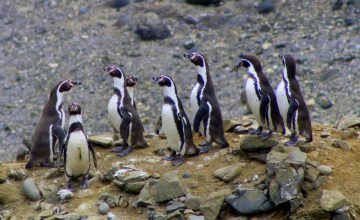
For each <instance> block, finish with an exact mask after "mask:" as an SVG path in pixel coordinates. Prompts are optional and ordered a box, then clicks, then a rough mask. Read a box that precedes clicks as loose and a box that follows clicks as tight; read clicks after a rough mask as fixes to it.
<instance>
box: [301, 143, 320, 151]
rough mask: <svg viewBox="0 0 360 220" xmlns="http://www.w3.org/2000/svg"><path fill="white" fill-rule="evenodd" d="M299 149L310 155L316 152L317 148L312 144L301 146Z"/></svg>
mask: <svg viewBox="0 0 360 220" xmlns="http://www.w3.org/2000/svg"><path fill="white" fill-rule="evenodd" d="M299 148H300V150H301V151H302V152H305V153H310V152H313V151H315V150H316V147H315V146H314V145H313V144H312V143H305V144H300V145H299Z"/></svg>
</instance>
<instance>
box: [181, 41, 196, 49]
mask: <svg viewBox="0 0 360 220" xmlns="http://www.w3.org/2000/svg"><path fill="white" fill-rule="evenodd" d="M183 47H184V48H185V49H186V50H190V49H192V48H194V47H195V43H194V42H193V41H191V40H187V41H185V42H184V44H183Z"/></svg>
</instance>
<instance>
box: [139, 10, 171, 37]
mask: <svg viewBox="0 0 360 220" xmlns="http://www.w3.org/2000/svg"><path fill="white" fill-rule="evenodd" d="M135 33H136V34H137V35H139V37H140V38H141V40H144V41H152V40H163V39H165V38H168V37H170V35H171V33H170V29H169V28H168V26H167V25H166V24H164V23H163V22H162V21H161V20H160V18H159V17H158V16H157V15H156V14H155V13H152V12H150V13H146V14H145V15H144V17H143V19H142V21H141V22H140V23H138V24H137V26H136V30H135Z"/></svg>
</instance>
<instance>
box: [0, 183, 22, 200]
mask: <svg viewBox="0 0 360 220" xmlns="http://www.w3.org/2000/svg"><path fill="white" fill-rule="evenodd" d="M21 199H22V196H21V190H20V189H19V187H16V186H14V185H11V184H7V183H4V184H0V205H7V204H10V203H13V202H17V201H20V200H21Z"/></svg>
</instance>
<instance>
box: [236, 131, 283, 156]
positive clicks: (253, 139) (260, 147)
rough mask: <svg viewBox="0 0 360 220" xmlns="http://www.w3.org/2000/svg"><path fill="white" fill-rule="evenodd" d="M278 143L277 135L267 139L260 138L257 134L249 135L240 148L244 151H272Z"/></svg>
mask: <svg viewBox="0 0 360 220" xmlns="http://www.w3.org/2000/svg"><path fill="white" fill-rule="evenodd" d="M277 143H278V141H277V137H276V136H275V135H273V136H271V137H270V138H267V139H262V138H259V137H258V136H256V135H247V136H246V137H245V138H244V139H243V140H242V141H241V142H240V148H241V150H243V151H244V152H258V151H270V149H271V148H272V147H274V146H275V145H277Z"/></svg>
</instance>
